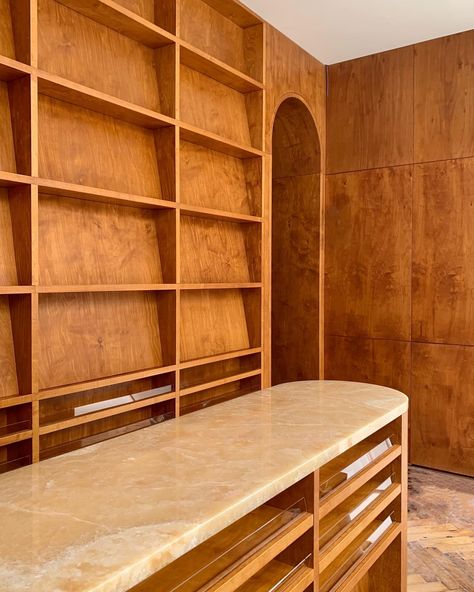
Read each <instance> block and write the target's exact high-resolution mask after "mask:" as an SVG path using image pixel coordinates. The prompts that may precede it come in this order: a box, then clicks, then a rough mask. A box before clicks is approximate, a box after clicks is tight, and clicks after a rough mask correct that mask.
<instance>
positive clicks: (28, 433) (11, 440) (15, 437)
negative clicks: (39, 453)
mask: <svg viewBox="0 0 474 592" xmlns="http://www.w3.org/2000/svg"><path fill="white" fill-rule="evenodd" d="M32 436H33V431H32V430H23V431H21V432H16V433H14V434H8V435H6V436H0V446H8V445H9V444H15V443H16V442H23V440H29V439H30V438H32Z"/></svg>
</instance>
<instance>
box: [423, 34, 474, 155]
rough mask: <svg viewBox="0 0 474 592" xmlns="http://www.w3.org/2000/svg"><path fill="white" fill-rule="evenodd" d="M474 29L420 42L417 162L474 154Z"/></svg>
mask: <svg viewBox="0 0 474 592" xmlns="http://www.w3.org/2000/svg"><path fill="white" fill-rule="evenodd" d="M473 56H474V30H472V31H467V32H466V33H461V34H458V35H450V36H449V37H442V38H441V39H435V40H434V41H428V42H426V43H420V44H418V45H416V46H415V159H416V162H420V161H429V160H441V159H449V158H458V157H464V156H474V68H473V66H472V64H473Z"/></svg>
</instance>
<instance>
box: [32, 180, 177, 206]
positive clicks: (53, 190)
mask: <svg viewBox="0 0 474 592" xmlns="http://www.w3.org/2000/svg"><path fill="white" fill-rule="evenodd" d="M36 183H37V184H38V186H39V189H40V190H41V191H42V192H43V193H47V194H48V195H60V196H64V197H74V198H76V199H85V200H88V201H99V202H103V203H113V204H119V205H120V204H121V205H128V206H131V207H137V208H146V209H176V203H175V202H174V201H167V200H164V199H159V198H154V197H149V196H148V197H147V196H141V195H133V194H130V193H120V192H118V191H110V190H108V189H100V188H98V187H88V186H86V185H77V184H75V183H65V182H63V181H55V180H53V179H41V178H37V179H36Z"/></svg>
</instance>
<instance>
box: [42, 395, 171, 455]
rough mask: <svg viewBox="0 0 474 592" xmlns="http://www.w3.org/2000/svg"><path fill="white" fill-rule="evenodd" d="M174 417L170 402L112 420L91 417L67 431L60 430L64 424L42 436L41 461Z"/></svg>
mask: <svg viewBox="0 0 474 592" xmlns="http://www.w3.org/2000/svg"><path fill="white" fill-rule="evenodd" d="M174 417H175V402H174V400H172V399H170V400H168V401H163V402H162V403H155V404H152V405H149V406H148V407H141V408H138V409H132V410H130V411H124V412H123V413H120V414H117V415H112V416H110V417H105V418H101V419H95V420H93V418H91V421H90V422H88V423H83V424H79V425H73V426H71V427H65V428H64V429H61V424H58V426H57V428H58V429H57V431H51V432H49V433H45V434H43V435H41V436H40V460H45V459H47V458H51V457H53V456H58V455H60V454H65V453H66V452H71V451H73V450H78V449H79V448H85V447H86V446H91V445H93V444H97V443H98V442H102V441H104V440H110V439H111V438H115V437H117V436H122V435H124V434H127V433H129V432H134V431H136V430H140V429H143V428H146V427H149V426H152V425H155V424H157V423H161V422H163V421H167V420H168V419H172V418H174ZM65 423H66V422H65Z"/></svg>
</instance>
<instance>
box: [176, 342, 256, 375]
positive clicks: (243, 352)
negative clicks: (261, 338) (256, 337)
mask: <svg viewBox="0 0 474 592" xmlns="http://www.w3.org/2000/svg"><path fill="white" fill-rule="evenodd" d="M260 353H262V348H261V347H253V348H249V349H240V350H236V351H232V352H227V353H225V354H217V355H215V356H207V357H206V358H198V359H196V360H186V361H184V362H181V363H180V365H179V368H180V370H186V369H187V368H194V367H195V366H204V365H205V364H213V363H214V362H224V361H226V360H233V359H234V358H240V357H243V356H250V355H252V354H260Z"/></svg>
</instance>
